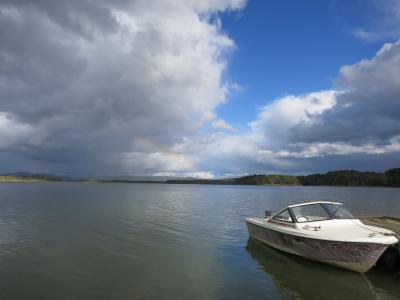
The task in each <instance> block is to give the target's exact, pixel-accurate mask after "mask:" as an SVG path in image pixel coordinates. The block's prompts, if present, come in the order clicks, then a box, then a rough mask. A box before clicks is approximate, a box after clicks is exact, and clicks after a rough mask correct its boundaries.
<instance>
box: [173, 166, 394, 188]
mask: <svg viewBox="0 0 400 300" xmlns="http://www.w3.org/2000/svg"><path fill="white" fill-rule="evenodd" d="M166 183H190V184H195V183H197V184H243V185H331V186H400V168H396V169H390V170H388V171H386V172H384V173H377V172H359V171H355V170H339V171H332V172H328V173H325V174H311V175H305V176H290V175H276V174H272V175H267V174H265V175H250V176H244V177H239V178H232V179H216V180H212V179H207V180H205V179H182V180H167V181H166Z"/></svg>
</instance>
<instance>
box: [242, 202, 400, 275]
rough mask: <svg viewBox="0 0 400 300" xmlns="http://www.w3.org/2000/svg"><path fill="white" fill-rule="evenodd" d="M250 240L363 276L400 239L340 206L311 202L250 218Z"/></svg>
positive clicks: (248, 225)
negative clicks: (369, 224)
mask: <svg viewBox="0 0 400 300" xmlns="http://www.w3.org/2000/svg"><path fill="white" fill-rule="evenodd" d="M246 224H247V228H248V231H249V234H250V236H252V237H254V238H256V239H257V240H259V241H261V242H263V243H265V244H267V245H269V246H271V247H273V248H276V249H279V250H282V251H285V252H288V253H292V254H295V255H299V256H302V257H305V258H308V259H311V260H315V261H320V262H324V263H327V264H331V265H335V266H338V267H342V268H345V269H349V270H352V271H356V272H360V273H364V272H366V271H368V270H369V269H370V268H371V267H372V266H374V265H375V264H376V262H377V261H378V259H379V258H380V257H381V255H382V254H383V253H384V252H385V250H387V249H388V248H389V247H398V244H399V241H400V238H399V237H398V236H397V235H396V234H395V233H394V232H392V231H390V230H387V229H384V228H380V227H374V226H368V225H365V224H363V223H362V222H361V221H360V220H358V219H355V218H354V217H353V215H352V214H351V213H350V212H349V211H348V210H347V209H346V208H344V206H343V205H342V204H341V203H337V202H326V201H318V202H309V203H303V204H296V205H291V206H288V207H287V208H285V209H283V210H282V211H280V212H278V213H276V214H271V215H268V216H266V218H265V219H256V218H247V219H246Z"/></svg>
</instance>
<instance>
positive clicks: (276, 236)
mask: <svg viewBox="0 0 400 300" xmlns="http://www.w3.org/2000/svg"><path fill="white" fill-rule="evenodd" d="M246 224H247V229H248V231H249V235H250V236H252V237H254V238H256V239H257V240H259V241H260V242H262V243H264V244H267V245H268V246H271V247H273V248H276V249H278V250H281V251H285V252H288V253H291V254H295V255H299V256H302V257H304V258H307V259H311V260H315V261H319V262H323V263H327V264H330V265H334V266H337V267H341V268H345V269H348V270H351V271H355V272H359V273H364V272H367V271H368V270H369V269H370V268H371V267H373V266H374V265H375V263H376V262H377V260H378V259H379V257H380V256H381V255H382V253H383V252H384V251H385V250H386V249H387V247H388V246H389V245H385V244H377V243H359V242H339V241H329V240H321V239H313V238H307V237H302V236H297V235H293V234H287V233H283V232H280V231H277V230H273V229H270V228H266V227H263V226H260V225H257V224H254V223H251V222H249V221H246Z"/></svg>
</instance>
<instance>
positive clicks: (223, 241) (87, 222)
mask: <svg viewBox="0 0 400 300" xmlns="http://www.w3.org/2000/svg"><path fill="white" fill-rule="evenodd" d="M314 199H322V200H338V201H342V202H344V203H345V204H346V205H347V207H348V208H350V210H352V211H353V212H354V213H355V214H356V215H358V216H361V215H379V214H387V215H397V216H399V215H400V190H399V189H383V188H336V187H332V188H331V187H246V186H206V185H161V184H160V185H157V184H151V185H150V184H79V183H76V184H75V183H60V184H58V183H54V184H12V183H1V184H0V299H41V300H45V299H261V298H263V299H265V298H268V299H340V298H341V297H342V299H399V298H400V275H388V274H385V273H381V272H379V271H373V272H370V273H367V274H366V275H359V274H355V273H351V272H348V271H342V270H340V269H335V268H333V267H329V266H325V265H321V264H318V263H313V262H309V261H306V260H303V259H301V258H297V257H294V256H291V255H285V254H282V253H280V252H277V251H275V250H272V249H270V248H268V247H265V246H263V245H260V244H259V243H257V242H254V241H249V240H248V235H247V231H246V226H245V223H244V220H245V218H246V217H248V216H255V217H257V216H260V217H261V216H262V215H263V213H264V210H265V209H266V208H271V209H279V208H280V207H283V206H286V205H288V204H291V203H296V202H303V201H306V200H314Z"/></svg>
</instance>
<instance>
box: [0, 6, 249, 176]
mask: <svg viewBox="0 0 400 300" xmlns="http://www.w3.org/2000/svg"><path fill="white" fill-rule="evenodd" d="M244 4H245V3H244V1H243V0H217V1H203V0H201V1H198V0H191V1H186V0H174V1H163V0H157V1H144V0H143V1H142V0H117V1H112V2H110V1H87V0H73V1H67V2H55V1H47V0H41V1H29V0H25V1H23V0H21V1H6V0H3V1H1V2H0V40H1V44H0V66H1V67H0V99H1V100H0V116H2V117H1V118H2V119H1V122H2V128H3V127H7V132H9V133H8V135H9V136H13V137H15V138H13V139H12V140H11V139H10V138H9V137H8V138H3V135H2V139H3V142H2V151H8V152H13V151H16V150H17V149H18V150H19V151H21V155H22V156H24V158H26V159H30V160H31V161H32V164H33V163H34V162H35V161H38V160H40V161H42V163H43V165H44V166H47V168H48V169H49V170H53V169H57V168H58V166H57V164H54V162H56V163H65V162H68V163H69V165H70V166H71V169H70V170H68V167H66V166H65V165H63V167H62V168H64V169H63V170H59V171H61V172H80V171H83V172H85V171H84V170H85V168H90V169H93V170H95V169H96V166H98V168H103V170H104V169H109V167H110V170H112V172H113V173H116V172H128V173H141V174H142V173H144V172H145V173H147V172H150V173H151V171H160V170H162V171H182V170H186V169H187V170H188V171H191V172H193V171H196V170H194V167H193V166H192V165H191V163H190V162H188V161H187V159H186V158H185V157H184V154H182V153H171V146H173V145H174V144H175V143H178V142H180V141H182V140H183V138H184V137H185V136H186V135H195V134H196V132H197V131H198V130H199V128H201V127H202V126H203V125H204V123H205V122H209V121H210V117H209V116H210V115H211V116H212V115H214V109H215V108H216V106H218V105H219V104H220V103H223V102H224V101H226V94H227V88H226V86H228V84H227V83H225V82H223V80H222V73H223V72H224V70H225V68H226V61H225V53H226V52H227V51H230V50H231V49H232V47H233V46H234V42H233V41H232V40H231V39H230V38H229V37H228V36H226V34H224V33H223V32H222V31H221V29H220V24H219V22H215V21H212V19H215V18H210V16H212V15H215V14H216V13H218V12H221V11H226V10H237V9H241V8H242V7H243V6H244ZM6 116H7V117H6ZM8 116H12V118H11V117H8ZM1 130H2V133H3V132H4V130H3V129H1ZM6 141H7V142H6ZM74 163H75V164H74ZM78 165H79V166H80V170H79V169H78V170H77V166H78ZM104 166H107V167H104ZM28 168H29V166H28ZM65 168H67V169H65ZM53 171H54V170H53Z"/></svg>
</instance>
